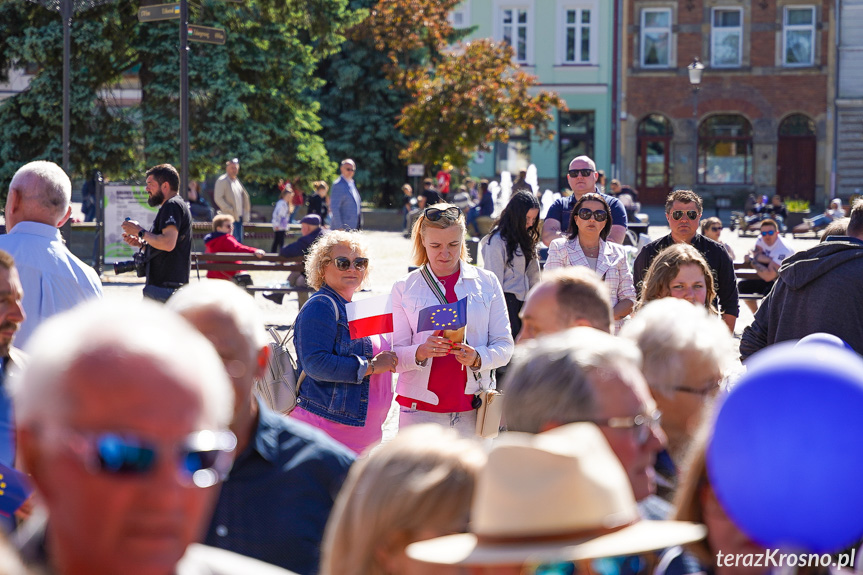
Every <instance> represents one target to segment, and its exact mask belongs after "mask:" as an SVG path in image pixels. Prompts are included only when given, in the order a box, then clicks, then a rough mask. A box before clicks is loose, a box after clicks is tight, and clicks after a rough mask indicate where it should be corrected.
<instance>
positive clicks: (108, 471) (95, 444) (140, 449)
mask: <svg viewBox="0 0 863 575" xmlns="http://www.w3.org/2000/svg"><path fill="white" fill-rule="evenodd" d="M49 429H52V430H53V433H51V437H50V438H49V439H46V441H50V442H51V443H52V444H54V445H57V446H62V447H63V448H64V452H65V453H70V454H72V455H74V456H75V457H76V458H77V459H78V460H79V461H80V462H81V463H82V464H83V465H84V468H85V469H86V470H87V471H88V472H90V473H93V474H102V475H115V476H118V477H120V476H122V477H134V476H146V475H149V474H151V473H153V471H154V469H155V468H156V465H157V464H158V461H159V460H160V459H161V458H163V457H169V458H170V457H173V458H174V462H175V464H176V469H177V473H178V476H179V479H180V481H181V483H182V484H184V485H188V486H192V485H194V486H196V487H200V488H206V487H212V486H213V485H215V484H217V483H218V482H220V481H222V480H224V479H225V477H227V474H228V471H229V470H230V469H231V464H232V462H233V459H232V458H231V452H232V451H233V450H234V448H235V447H236V445H237V438H236V437H235V436H234V434H233V433H231V432H229V431H198V432H195V433H192V434H190V435H189V436H187V437H186V439H185V440H183V441H181V442H179V443H177V444H175V445H172V446H171V447H170V448H168V447H166V446H164V445H160V444H158V443H157V442H154V441H150V440H148V439H144V438H141V437H139V436H138V435H136V434H133V433H125V432H102V433H89V432H83V431H77V430H74V429H71V428H65V427H63V428H59V427H55V428H48V429H46V430H44V431H46V432H47V431H48V430H49Z"/></svg>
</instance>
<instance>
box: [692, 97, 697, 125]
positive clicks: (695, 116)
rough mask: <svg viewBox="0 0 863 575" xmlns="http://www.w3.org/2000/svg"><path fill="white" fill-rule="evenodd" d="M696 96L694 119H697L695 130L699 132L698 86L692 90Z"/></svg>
mask: <svg viewBox="0 0 863 575" xmlns="http://www.w3.org/2000/svg"><path fill="white" fill-rule="evenodd" d="M692 91H693V93H694V94H695V105H694V106H693V107H692V117H693V118H695V129H696V130H698V86H696V87H694V88H693V89H692Z"/></svg>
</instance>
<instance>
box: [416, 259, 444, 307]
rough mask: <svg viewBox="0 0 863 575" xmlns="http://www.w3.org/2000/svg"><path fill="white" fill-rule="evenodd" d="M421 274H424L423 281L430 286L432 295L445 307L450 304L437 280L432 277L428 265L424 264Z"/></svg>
mask: <svg viewBox="0 0 863 575" xmlns="http://www.w3.org/2000/svg"><path fill="white" fill-rule="evenodd" d="M420 274H422V276H423V279H424V280H425V281H426V283H427V284H428V286H429V289H430V290H431V291H432V293H433V294H434V295H435V296H436V297H437V299H438V301H439V302H440V303H441V304H443V305H446V304H448V303H449V302H448V301H447V300H446V296H444V293H443V291H441V289H440V286H439V285H438V283H437V280H435V279H434V276H433V275H432V273H431V270H430V269H429V267H428V264H423V265H422V266H421V267H420Z"/></svg>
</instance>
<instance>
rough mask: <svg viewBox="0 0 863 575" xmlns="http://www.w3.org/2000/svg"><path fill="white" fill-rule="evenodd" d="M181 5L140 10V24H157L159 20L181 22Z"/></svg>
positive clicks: (163, 5)
mask: <svg viewBox="0 0 863 575" xmlns="http://www.w3.org/2000/svg"><path fill="white" fill-rule="evenodd" d="M179 19H180V4H179V3H178V4H156V5H155V6H145V7H143V8H140V9H138V22H156V21H157V20H179Z"/></svg>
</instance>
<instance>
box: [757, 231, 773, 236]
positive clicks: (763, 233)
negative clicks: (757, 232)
mask: <svg viewBox="0 0 863 575" xmlns="http://www.w3.org/2000/svg"><path fill="white" fill-rule="evenodd" d="M775 233H776V230H766V231H763V232H761V235H762V236H772V235H773V234H775Z"/></svg>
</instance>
